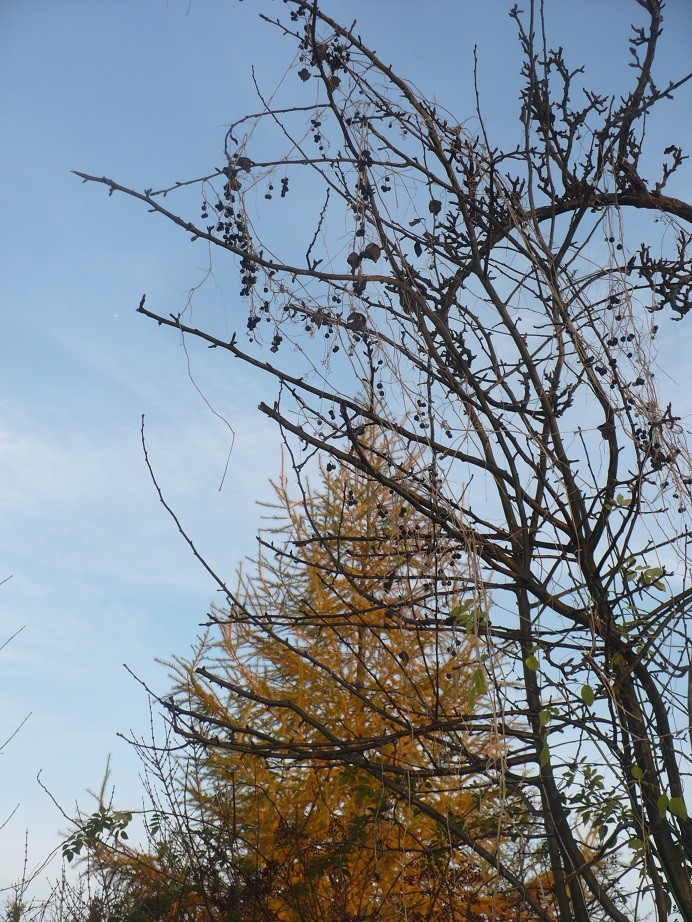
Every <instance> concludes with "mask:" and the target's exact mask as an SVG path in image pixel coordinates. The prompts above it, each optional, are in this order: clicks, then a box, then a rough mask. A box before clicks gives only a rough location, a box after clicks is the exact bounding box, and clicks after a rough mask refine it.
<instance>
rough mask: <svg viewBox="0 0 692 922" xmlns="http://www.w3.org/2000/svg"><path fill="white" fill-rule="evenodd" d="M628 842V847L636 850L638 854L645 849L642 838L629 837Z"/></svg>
mask: <svg viewBox="0 0 692 922" xmlns="http://www.w3.org/2000/svg"><path fill="white" fill-rule="evenodd" d="M629 844H630V848H632V849H634V851H635V852H638V853H640V854H641V852H643V851H645V849H646V842H645V841H644V840H643V839H637V838H634V839H630V843H629Z"/></svg>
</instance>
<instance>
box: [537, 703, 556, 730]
mask: <svg viewBox="0 0 692 922" xmlns="http://www.w3.org/2000/svg"><path fill="white" fill-rule="evenodd" d="M552 716H553V715H552V714H551V713H550V711H549V710H548V709H547V708H545V709H544V710H542V711H541V712H540V714H539V715H538V720H539V721H540V724H541V726H542V727H547V726H548V724H549V723H550V721H551V719H552Z"/></svg>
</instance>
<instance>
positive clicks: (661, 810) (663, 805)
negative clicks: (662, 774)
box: [656, 794, 670, 819]
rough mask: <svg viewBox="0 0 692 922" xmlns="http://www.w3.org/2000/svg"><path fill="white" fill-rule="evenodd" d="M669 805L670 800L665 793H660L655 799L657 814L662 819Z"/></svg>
mask: <svg viewBox="0 0 692 922" xmlns="http://www.w3.org/2000/svg"><path fill="white" fill-rule="evenodd" d="M669 806H670V800H669V798H668V795H667V794H661V796H660V797H659V798H658V800H657V801H656V807H657V809H658V815H659V816H660V817H661V819H663V818H664V817H665V815H666V810H667V809H668V807H669Z"/></svg>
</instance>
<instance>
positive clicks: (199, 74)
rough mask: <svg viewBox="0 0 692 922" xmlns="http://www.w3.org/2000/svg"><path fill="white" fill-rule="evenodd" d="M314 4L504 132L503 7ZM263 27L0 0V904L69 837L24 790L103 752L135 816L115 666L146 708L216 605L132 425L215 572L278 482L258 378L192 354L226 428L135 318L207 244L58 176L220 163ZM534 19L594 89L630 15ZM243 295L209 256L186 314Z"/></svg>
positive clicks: (224, 310)
mask: <svg viewBox="0 0 692 922" xmlns="http://www.w3.org/2000/svg"><path fill="white" fill-rule="evenodd" d="M326 5H328V7H329V8H330V9H331V10H333V12H334V15H336V16H337V17H341V18H344V19H348V20H352V19H353V18H355V17H357V18H358V31H359V32H360V33H361V35H362V36H363V38H364V39H366V40H367V41H369V43H370V44H371V45H372V46H373V47H374V48H375V49H376V50H377V51H378V52H379V53H380V55H381V57H383V58H384V59H386V60H388V61H391V62H392V63H393V64H394V65H395V67H396V68H398V70H399V71H400V73H402V75H403V76H409V77H411V78H412V79H413V80H414V82H415V83H416V84H417V85H418V86H419V87H420V88H421V90H422V91H423V92H425V93H427V94H429V95H435V96H436V98H437V99H438V100H439V101H440V102H441V103H443V104H445V105H446V106H447V107H448V108H450V109H452V110H453V111H454V112H455V113H456V116H457V117H458V119H459V121H463V120H464V119H465V118H467V117H468V116H469V115H472V114H473V107H474V100H473V90H472V85H471V79H470V78H471V72H472V62H471V58H470V53H469V52H470V50H471V48H472V46H473V45H474V44H475V43H477V44H478V46H479V55H480V69H479V72H480V78H481V94H482V100H483V103H484V106H485V111H486V113H487V115H488V119H489V121H490V123H491V127H493V128H495V129H496V130H497V131H498V132H499V133H500V135H502V136H503V139H509V140H510V141H511V140H515V139H516V137H517V135H516V131H517V127H516V112H517V108H518V105H517V94H518V82H517V80H516V73H517V71H518V66H519V53H518V48H517V44H516V41H515V37H514V28H513V24H512V23H511V21H510V20H509V17H508V15H507V11H508V9H509V7H510V5H511V4H510V3H509V2H505V0H486V2H485V3H479V2H477V0H427V2H421V0H369V2H365V0H348V2H346V0H332V2H331V3H329V4H326ZM259 9H263V10H268V11H269V12H271V11H272V9H276V10H280V9H282V7H281V5H280V4H279V3H276V4H275V6H274V7H272V5H271V4H270V3H262V4H260V3H255V2H253V0H246V2H244V3H241V2H238V0H59V2H56V0H0V119H1V121H0V177H1V179H0V214H2V222H1V225H0V318H1V319H2V335H1V337H0V381H1V383H2V386H1V387H0V522H1V526H0V543H1V548H0V580H2V579H3V578H5V577H9V576H11V577H12V578H11V579H10V580H9V581H8V582H6V583H5V584H4V585H2V586H1V587H0V643H2V642H3V640H5V639H7V638H8V637H9V636H10V635H11V634H13V633H14V632H15V631H17V630H18V629H20V628H22V627H24V630H23V631H22V633H21V634H19V636H17V637H16V638H15V639H14V641H13V642H12V643H11V644H10V645H9V646H7V647H6V648H5V649H4V650H2V651H1V652H0V742H2V740H4V739H5V737H7V736H9V735H10V734H11V733H12V730H13V729H14V728H15V727H16V726H17V725H18V724H19V723H20V722H21V721H22V719H23V718H24V717H25V716H26V715H27V714H28V713H29V712H31V717H30V718H29V720H28V721H27V723H26V724H25V725H24V727H23V728H22V730H21V732H20V733H19V734H18V735H17V736H16V737H15V738H14V739H13V740H12V741H11V742H10V743H9V744H8V745H7V747H6V748H5V750H4V752H3V753H2V755H1V756H0V824H1V823H2V822H3V820H4V819H5V818H6V817H7V816H8V815H9V814H10V813H11V812H12V810H13V809H14V807H15V805H16V804H19V808H18V809H17V811H16V812H15V814H14V815H13V817H12V818H11V820H10V821H9V822H8V823H7V824H6V825H5V826H4V828H3V829H1V830H0V887H2V886H3V885H7V884H9V883H10V882H11V881H12V880H13V879H14V878H15V877H16V876H17V875H18V874H19V873H20V872H21V866H22V860H23V856H24V840H25V831H27V830H28V841H29V856H30V866H33V865H34V864H36V863H38V862H39V861H40V860H41V858H42V857H43V856H44V855H45V854H47V852H48V851H49V850H50V849H51V848H52V847H54V846H55V845H56V844H57V842H58V832H59V830H60V829H61V828H62V829H65V828H66V824H65V823H64V821H63V820H62V818H61V816H60V813H59V812H58V810H57V809H56V808H55V806H54V805H53V803H52V802H51V800H50V799H49V798H48V797H47V795H46V794H45V793H44V792H43V791H42V790H41V788H40V787H39V785H38V784H37V782H36V775H37V773H38V772H39V771H41V773H42V775H41V777H42V780H43V781H44V783H45V784H46V786H47V787H48V788H49V790H50V791H51V792H52V794H53V795H54V796H55V797H56V799H57V800H58V801H59V802H60V803H61V804H62V805H63V806H64V808H65V809H66V810H67V811H68V812H70V811H71V810H72V809H73V805H74V803H75V801H80V802H81V803H82V804H85V805H88V798H87V797H86V796H85V791H86V789H87V788H89V787H91V788H93V787H97V786H98V784H99V781H100V777H101V774H102V771H103V768H104V766H105V762H106V757H107V755H108V753H109V752H112V753H113V768H114V774H113V780H114V782H115V784H116V800H117V802H118V803H119V804H120V805H121V806H132V805H136V803H137V799H138V794H139V785H138V780H137V777H136V770H137V762H136V760H135V759H134V757H133V754H132V753H131V751H130V749H129V747H128V746H127V745H126V744H125V743H123V742H122V741H121V740H120V739H119V738H118V737H117V735H116V734H117V733H118V732H122V733H126V734H127V733H128V732H129V731H130V730H133V731H134V732H135V733H138V734H141V733H145V732H146V727H147V720H148V714H147V703H146V696H145V695H144V693H143V692H142V690H141V688H140V687H139V686H138V685H137V684H136V682H135V681H134V680H133V679H132V678H131V677H130V676H129V674H128V673H127V672H126V671H125V669H124V668H123V665H122V664H123V663H127V665H128V666H129V667H130V668H131V669H132V670H133V671H134V672H135V673H137V675H139V676H140V677H141V678H142V679H144V680H146V681H147V682H149V683H151V684H153V686H154V687H155V688H157V689H158V690H161V691H163V690H165V688H166V673H165V669H163V668H162V667H160V666H157V665H156V662H155V659H156V657H162V658H166V657H169V656H171V655H174V654H184V653H186V652H187V650H188V649H189V648H190V646H191V644H192V643H193V642H194V639H195V636H196V633H197V630H198V627H197V626H198V624H199V622H200V621H202V620H204V615H205V612H206V610H207V607H208V605H209V603H210V601H212V600H213V599H214V597H215V592H214V586H213V584H212V582H211V580H210V578H209V577H208V575H207V574H206V573H205V572H204V571H203V570H202V569H201V568H200V566H199V564H197V563H196V562H195V560H194V559H193V558H192V556H191V554H190V552H189V549H188V548H187V547H186V546H185V545H184V543H183V542H182V540H181V539H180V537H179V536H178V535H177V533H176V531H175V527H174V525H173V523H172V522H171V521H170V519H168V518H167V516H166V513H165V512H164V510H163V508H162V507H161V506H160V505H159V503H158V501H157V498H156V495H155V493H154V489H153V487H152V485H151V482H150V481H149V478H148V474H147V471H146V467H145V465H144V460H143V457H142V451H141V446H140V442H139V425H140V417H141V415H142V414H146V420H147V433H148V446H149V450H150V453H151V458H152V463H153V464H154V467H155V469H156V472H157V476H158V477H159V480H160V483H161V485H162V487H163V488H164V490H165V492H166V495H167V497H168V499H169V500H170V502H171V504H172V505H173V506H174V507H175V509H176V511H177V512H178V514H179V515H180V517H181V519H182V520H183V521H184V523H185V525H186V527H187V528H188V529H189V531H190V533H191V534H192V535H193V537H194V538H195V540H196V541H197V542H198V544H199V546H200V549H201V550H202V551H203V552H204V553H205V554H206V555H207V556H208V557H209V559H210V561H211V562H212V563H213V564H214V566H215V567H216V568H217V569H218V571H219V572H220V573H221V574H222V575H223V576H224V577H225V578H227V579H232V573H233V569H234V567H235V565H236V563H237V562H238V561H239V560H240V559H242V558H243V557H244V556H245V555H248V554H252V552H253V550H254V538H253V536H254V533H255V530H256V527H257V525H258V523H259V512H258V510H257V508H256V507H255V504H254V501H255V500H257V499H263V498H264V499H266V498H267V497H268V495H269V492H268V487H267V480H268V478H269V477H270V476H272V475H275V474H276V473H277V472H278V470H279V464H280V450H279V440H278V436H277V433H276V432H275V431H274V430H273V428H272V427H271V426H270V425H269V424H268V423H266V422H265V421H264V418H263V417H262V416H261V414H259V412H257V410H256V406H257V404H258V403H259V401H260V400H262V399H266V400H271V399H272V395H273V391H272V390H271V383H270V382H268V381H264V380H263V379H262V378H253V377H252V376H251V375H250V374H249V373H248V370H247V369H245V368H242V367H238V366H237V365H234V364H233V363H232V362H229V361H227V360H224V358H223V357H222V356H219V355H217V353H215V352H208V351H206V350H200V349H196V348H193V349H192V350H191V368H192V376H193V377H194V380H195V381H196V382H197V384H198V385H199V387H200V389H201V390H202V392H203V393H204V395H205V396H206V397H207V398H208V400H209V401H210V402H211V403H212V405H213V407H214V409H215V410H216V411H217V412H218V413H219V414H220V415H221V416H222V417H224V418H225V420H226V421H227V422H224V421H223V420H221V419H219V418H218V417H217V416H215V415H214V414H213V413H212V412H211V411H210V410H209V408H208V407H207V406H206V405H205V403H204V401H203V400H202V399H201V398H200V396H199V394H198V392H197V390H196V389H195V387H194V386H193V384H192V382H191V380H190V377H189V376H188V371H187V365H186V356H185V353H184V352H183V350H182V348H181V346H180V343H179V341H178V340H176V337H175V336H174V335H172V334H171V332H170V331H164V330H159V329H158V328H157V327H156V326H155V325H153V324H151V323H149V322H147V321H146V320H145V319H144V318H142V317H140V316H139V315H137V314H136V313H135V308H136V307H137V304H138V303H139V299H140V297H141V295H142V293H143V292H147V296H148V298H149V299H150V302H151V303H152V306H154V307H155V309H158V310H161V311H163V312H168V311H170V312H176V311H178V310H180V309H181V308H182V307H183V306H184V305H185V303H186V301H187V298H188V293H189V291H190V289H191V288H192V287H193V286H196V285H198V284H199V283H200V282H201V281H202V280H203V278H204V276H205V271H206V267H207V266H208V263H209V254H208V253H207V251H206V250H205V247H204V246H203V245H201V244H197V245H192V244H191V243H190V241H189V238H188V237H187V236H186V235H184V234H182V233H181V232H179V231H177V230H176V229H175V228H173V227H170V226H167V225H166V224H165V223H164V222H163V221H162V220H161V219H159V218H158V217H155V216H152V215H149V214H147V212H146V209H144V208H139V207H138V206H137V204H136V203H134V202H132V201H129V200H127V199H126V198H124V197H118V196H113V197H112V198H108V197H107V196H106V194H105V193H104V190H103V188H102V187H96V186H91V185H86V186H85V185H83V184H81V183H80V181H79V180H78V179H77V178H76V177H74V176H73V175H72V174H71V172H70V171H71V170H74V169H78V170H84V171H86V172H92V173H95V174H98V175H107V176H110V177H112V178H115V179H117V180H119V181H121V182H123V184H125V185H131V186H134V187H141V188H143V187H145V186H155V187H156V186H159V187H160V186H163V185H168V184H171V183H173V182H175V181H176V180H184V179H187V178H191V177H193V176H196V175H202V174H203V173H205V172H207V171H208V170H209V168H213V167H217V166H219V165H222V163H223V158H222V156H221V150H222V144H223V135H224V127H225V126H226V125H228V124H229V123H230V122H232V121H233V120H235V119H237V118H238V117H240V116H241V115H243V114H244V113H246V112H249V111H255V109H256V104H255V99H254V96H253V89H252V82H251V77H250V71H251V68H252V66H253V65H254V66H255V68H256V73H257V76H258V78H259V80H260V82H261V84H262V86H264V87H266V88H269V89H271V88H273V86H274V84H275V83H276V82H277V80H278V79H280V77H281V76H282V74H283V72H284V70H285V69H286V67H287V66H288V64H290V62H291V58H292V54H293V47H292V45H291V44H290V42H288V41H285V40H282V39H281V38H280V36H279V35H278V33H277V32H276V30H272V29H270V28H268V27H267V26H266V25H264V24H262V23H261V22H260V21H259V20H258V17H257V12H258V10H259ZM546 9H547V19H548V23H549V27H550V30H551V33H552V35H553V36H554V42H555V44H562V45H564V46H565V47H566V49H567V52H568V55H569V60H570V61H571V62H573V63H574V64H575V65H577V64H581V63H585V64H586V65H587V70H588V79H589V80H590V81H591V83H592V86H593V87H594V88H595V89H599V88H600V89H602V90H603V91H605V92H609V91H611V90H612V89H613V87H616V86H618V85H621V84H620V81H622V79H623V78H624V77H626V76H627V75H628V70H627V61H628V55H627V49H626V40H627V36H628V29H627V23H628V21H629V19H630V17H632V19H633V20H636V21H642V17H643V11H642V10H641V8H640V7H638V6H637V4H636V3H635V0H605V2H604V0H580V2H579V3H574V2H571V0H547V2H546ZM663 42H664V51H663V54H662V56H661V70H660V71H659V75H660V80H659V82H660V83H663V82H664V80H665V77H666V76H667V75H669V74H673V73H679V72H681V71H682V70H684V68H685V65H686V64H687V65H688V66H689V59H690V55H689V48H690V47H692V5H690V4H689V0H669V3H668V19H667V23H666V28H665V31H664V36H663ZM629 73H631V71H630V72H629ZM685 113H686V117H685V115H684V114H685ZM691 115H692V93H691V92H690V89H689V88H687V89H686V90H685V91H684V93H683V94H681V99H680V101H679V102H678V103H677V104H676V106H675V108H673V107H672V106H668V107H667V109H666V107H665V106H664V107H663V111H662V116H661V118H660V119H659V120H658V121H657V122H655V123H654V124H653V125H652V129H651V130H652V133H653V136H654V137H653V140H655V141H656V142H658V140H660V142H661V143H660V145H658V146H659V147H665V146H666V145H667V144H669V143H676V144H681V145H682V146H683V147H686V148H687V150H689V149H690V148H691V147H692V143H691V142H692V136H691V135H692V132H691V129H690V124H692V117H690V116H691ZM654 146H656V145H654ZM689 175H690V173H689V171H688V172H687V177H688V180H689ZM675 191H676V190H675V189H674V188H672V189H671V193H673V194H675ZM687 192H688V193H689V183H688V189H687ZM677 193H678V194H679V195H684V194H685V190H684V189H683V188H678V189H677ZM237 289H238V285H237V281H236V278H235V275H234V270H233V267H232V265H231V264H230V263H228V264H227V265H225V264H224V263H223V261H222V260H219V259H218V258H216V259H215V261H214V275H213V277H210V278H208V279H207V281H206V282H205V284H204V286H203V288H202V289H201V290H200V291H199V292H198V294H197V295H196V302H195V303H196V305H198V306H199V307H200V308H201V309H208V310H213V311H217V312H220V314H221V315H222V316H223V317H224V318H225V322H226V324H227V326H228V328H229V329H230V330H233V329H238V331H239V332H242V330H243V328H244V321H245V317H244V315H243V310H242V308H240V306H239V304H238V298H237ZM676 326H677V325H676ZM682 326H683V324H680V325H679V328H680V331H681V328H682ZM686 336H687V342H689V335H688V334H686ZM682 342H683V339H682V338H681V339H680V340H679V342H678V344H677V346H676V345H673V344H671V345H670V348H671V349H672V353H671V356H670V363H669V364H670V367H673V366H677V367H678V368H679V369H682V368H683V365H684V361H683V359H684V357H683V356H681V355H680V352H679V351H677V352H676V349H678V350H679V349H680V348H681V346H680V343H682ZM678 373H681V372H678ZM682 383H684V382H682ZM691 409H692V408H691ZM229 426H230V427H232V429H233V430H234V431H235V433H236V438H235V443H234V445H233V451H232V454H231V458H230V464H229V470H228V473H227V475H226V478H225V482H224V486H223V489H222V490H221V491H219V484H220V482H221V479H222V476H223V472H224V468H225V465H226V460H227V456H228V453H229V450H230V448H231V438H232V436H231V431H230V429H229ZM54 873H55V869H54Z"/></svg>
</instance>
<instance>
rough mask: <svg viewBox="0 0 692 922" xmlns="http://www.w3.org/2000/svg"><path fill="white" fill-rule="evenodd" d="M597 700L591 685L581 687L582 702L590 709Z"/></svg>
mask: <svg viewBox="0 0 692 922" xmlns="http://www.w3.org/2000/svg"><path fill="white" fill-rule="evenodd" d="M595 699H596V695H595V694H594V690H593V688H591V686H590V685H582V687H581V700H582V701H583V702H584V704H585V705H586V706H587V708H590V707H591V705H592V704H593V703H594V701H595Z"/></svg>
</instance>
